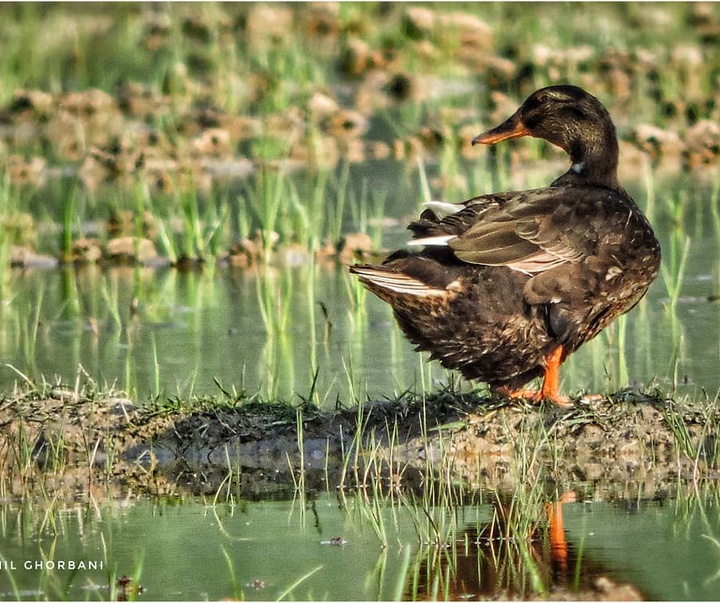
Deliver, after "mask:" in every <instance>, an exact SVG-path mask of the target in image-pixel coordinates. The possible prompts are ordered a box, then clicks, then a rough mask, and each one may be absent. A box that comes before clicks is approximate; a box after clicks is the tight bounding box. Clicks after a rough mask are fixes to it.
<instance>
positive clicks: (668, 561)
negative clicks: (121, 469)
mask: <svg viewBox="0 0 720 603" xmlns="http://www.w3.org/2000/svg"><path fill="white" fill-rule="evenodd" d="M489 500H491V498H486V501H485V502H483V503H481V504H477V505H471V506H463V507H459V508H457V509H456V510H455V511H454V512H449V513H451V514H452V515H453V517H454V518H455V521H456V526H455V528H454V529H455V531H454V532H452V533H453V534H454V542H455V544H454V546H451V547H450V548H448V549H442V550H440V549H436V548H435V547H434V546H421V545H420V544H419V542H418V537H417V532H416V531H415V528H414V520H413V514H412V511H411V508H410V507H402V506H400V507H395V508H391V507H387V506H385V507H383V508H382V510H381V515H382V522H384V524H385V527H386V530H387V533H388V547H387V548H386V549H383V548H382V547H381V546H380V542H379V540H378V538H377V537H376V535H375V532H374V530H373V529H372V528H371V525H370V522H369V520H368V519H367V514H366V509H367V508H368V503H362V502H361V501H360V500H359V499H354V498H350V499H345V500H342V499H338V498H337V497H336V496H334V495H330V494H321V495H320V496H318V498H317V499H316V500H314V501H312V502H311V503H308V505H307V507H306V509H305V511H304V512H303V509H302V506H301V505H300V503H299V502H298V501H295V502H292V501H279V502H252V503H251V502H245V501H241V502H240V503H239V504H235V505H231V504H217V505H211V504H209V502H211V501H208V502H206V503H203V501H200V500H195V499H191V500H184V501H180V500H178V501H175V502H172V501H167V502H164V503H153V502H149V501H141V502H125V503H119V502H105V503H97V502H91V503H88V504H87V505H78V506H73V507H70V508H68V509H65V510H59V509H57V508H56V509H55V510H53V511H50V512H49V514H43V510H42V509H29V508H27V507H21V508H16V507H13V506H6V507H3V508H2V510H1V511H0V518H1V520H2V523H1V524H0V525H1V529H2V532H1V536H0V543H1V546H2V558H3V560H4V561H5V565H4V566H3V567H4V568H5V569H4V570H3V571H0V598H2V599H5V600H9V599H14V598H16V597H18V596H19V597H20V598H22V599H33V598H37V597H41V598H42V597H43V596H49V597H50V598H58V596H59V595H62V596H63V597H65V598H70V599H90V600H95V599H99V598H102V599H106V598H108V596H109V595H110V588H109V582H110V581H114V580H115V579H116V578H119V577H120V576H123V575H126V576H129V577H131V578H133V579H134V580H135V582H134V583H135V584H140V585H141V586H142V587H143V589H144V591H143V592H142V593H141V594H140V595H139V596H138V597H139V599H140V600H142V599H147V600H172V599H176V600H204V599H211V600H219V599H223V598H228V597H237V596H241V597H243V598H248V599H256V600H273V599H277V598H278V597H281V596H282V595H283V594H285V596H286V598H293V599H300V600H318V599H330V600H375V599H380V600H387V599H392V598H395V597H397V596H402V598H404V599H408V598H412V596H416V597H417V596H418V595H420V594H422V593H423V592H427V591H431V592H432V589H433V584H435V585H436V587H437V588H439V591H437V592H439V593H440V596H442V594H443V593H444V592H445V591H447V594H448V595H450V596H452V597H453V598H458V597H462V598H470V597H472V598H474V597H476V596H478V595H482V594H486V595H487V594H490V593H493V592H497V591H498V589H499V588H505V589H507V591H506V592H511V593H512V592H515V593H516V594H518V593H522V592H525V593H526V594H529V591H530V590H531V586H530V583H529V581H528V579H527V563H526V562H523V561H522V559H521V558H518V557H516V556H514V555H513V554H512V553H509V550H511V549H512V547H511V548H510V549H508V550H505V549H504V548H503V545H502V544H498V543H496V545H495V548H494V549H493V551H494V553H495V555H496V556H497V559H498V561H499V562H500V565H497V564H494V565H493V563H492V561H491V558H492V555H490V554H489V551H488V550H487V546H488V545H487V542H486V540H485V539H484V538H483V537H482V536H481V537H478V531H479V530H480V531H481V530H482V528H483V526H487V524H488V522H490V521H491V520H492V518H493V516H494V515H493V513H494V508H493V506H492V505H491V504H490V502H489ZM716 503H717V499H715V498H714V496H706V495H703V496H701V497H700V498H695V497H690V498H681V499H673V498H672V497H668V498H667V499H657V500H644V499H634V500H615V501H613V502H600V501H592V500H587V501H584V502H575V503H565V504H564V505H563V515H564V527H565V536H566V540H567V546H568V553H569V554H568V565H569V567H566V568H564V569H562V568H559V567H558V566H557V560H556V559H553V558H551V555H549V554H548V552H547V549H546V550H545V551H544V552H543V549H542V546H541V542H540V541H537V542H536V543H534V544H532V547H534V548H533V550H536V557H535V566H536V570H537V571H538V572H539V574H540V575H542V576H544V577H545V578H544V580H546V582H545V585H544V588H548V589H557V588H560V587H561V586H562V587H565V588H568V589H570V590H571V592H575V591H576V588H577V587H580V588H581V589H587V588H588V586H587V585H588V584H592V582H593V580H595V579H597V577H599V576H607V577H609V578H610V579H611V580H612V581H613V582H616V583H625V582H632V583H634V584H635V585H636V586H637V588H639V589H640V591H641V592H642V594H644V595H645V596H647V597H650V598H651V599H663V600H668V599H670V600H692V599H695V600H706V599H707V600H711V599H717V598H718V597H720V581H719V580H718V578H717V570H718V553H717V543H718V542H719V541H720V515H719V514H718V508H717V504H716ZM363 504H364V505H365V507H364V508H365V510H363ZM431 512H434V511H433V510H431ZM334 538H343V539H345V540H346V541H347V542H346V543H345V544H344V545H342V546H339V545H333V544H331V542H333V539H334ZM507 546H510V545H507ZM479 553H480V557H478V554H479ZM444 558H445V559H446V560H445V561H443V559H444ZM449 559H454V560H455V561H454V563H455V566H456V567H457V568H458V569H457V573H455V574H453V576H452V578H450V580H449V582H444V580H446V579H447V576H445V574H444V572H445V570H446V568H447V566H448V564H447V560H449ZM42 560H44V566H43V567H45V568H46V569H44V570H42V569H40V568H39V567H36V563H39V562H40V561H42ZM63 560H64V561H66V562H67V561H70V560H74V561H75V562H76V563H78V562H80V561H81V560H85V561H86V563H87V564H89V563H90V562H95V563H96V564H101V565H102V569H97V570H79V571H76V572H75V573H73V572H70V571H68V570H60V569H57V565H58V563H59V562H60V561H63ZM48 561H54V562H55V567H56V568H55V569H47V568H48V567H52V566H51V565H49V564H48V563H47V562H48ZM503 564H504V565H503ZM508 564H509V565H510V566H511V567H508ZM551 564H553V567H549V566H550V565H551ZM26 566H28V567H29V568H30V569H26ZM546 566H547V567H546ZM13 567H14V569H13ZM96 567H99V566H97V565H96ZM491 570H492V571H491ZM511 575H512V576H514V578H509V577H508V576H511ZM438 581H439V582H438ZM438 583H439V586H437V584H438ZM413 593H414V595H413ZM128 594H129V593H128Z"/></svg>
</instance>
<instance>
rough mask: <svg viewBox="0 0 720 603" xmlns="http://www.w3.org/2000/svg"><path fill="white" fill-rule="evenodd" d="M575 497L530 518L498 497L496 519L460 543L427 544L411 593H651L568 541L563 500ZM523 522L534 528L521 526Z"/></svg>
mask: <svg viewBox="0 0 720 603" xmlns="http://www.w3.org/2000/svg"><path fill="white" fill-rule="evenodd" d="M571 502H575V493H574V492H567V493H565V494H563V495H562V496H560V497H559V498H558V499H557V500H555V501H553V502H548V503H547V504H546V505H545V508H544V511H545V514H546V516H547V522H535V523H532V524H525V523H524V520H523V519H522V518H520V517H518V515H519V514H520V513H523V512H524V510H523V509H522V508H521V506H520V505H517V504H512V503H511V502H508V501H503V500H500V499H497V500H496V501H495V502H494V503H493V511H494V512H493V517H492V519H491V520H490V521H488V522H487V523H484V524H477V525H472V526H470V527H468V528H467V529H466V530H464V531H463V532H462V533H461V534H459V535H458V537H457V538H456V539H455V541H456V544H455V545H454V546H452V547H448V548H445V549H442V548H434V549H425V551H424V553H425V554H426V557H425V558H424V559H422V560H421V561H420V562H419V564H418V566H417V567H416V568H413V569H411V571H410V575H409V576H408V586H407V589H406V593H405V595H406V598H409V599H416V600H419V599H446V600H448V599H449V600H473V599H488V598H490V599H518V598H519V599H534V598H538V597H540V598H549V599H560V600H593V601H641V600H643V596H642V594H641V593H640V591H639V590H638V589H637V588H636V587H634V586H631V585H628V584H616V583H615V582H613V581H612V580H611V579H610V578H609V577H608V576H607V569H606V568H603V567H602V565H600V564H599V563H597V562H595V561H593V560H592V559H590V558H588V556H587V553H585V554H582V553H581V551H578V550H577V549H576V548H575V547H574V546H573V545H572V544H571V543H568V541H567V539H566V535H565V529H564V525H563V505H565V504H567V503H571ZM525 511H526V510H525ZM522 525H530V528H529V530H528V531H526V532H525V533H521V531H519V526H522Z"/></svg>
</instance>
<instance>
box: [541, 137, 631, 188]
mask: <svg viewBox="0 0 720 603" xmlns="http://www.w3.org/2000/svg"><path fill="white" fill-rule="evenodd" d="M566 150H567V152H568V154H569V155H570V161H571V164H570V169H569V170H568V171H567V172H565V173H564V174H563V175H562V176H560V177H559V178H558V179H557V180H555V182H553V186H566V185H576V186H581V185H585V186H587V185H591V186H602V187H605V188H612V189H622V187H621V186H620V183H619V182H618V179H617V168H618V153H619V149H618V142H617V138H616V136H615V132H614V129H613V131H612V132H605V133H604V135H603V136H597V137H590V138H585V139H583V140H579V141H577V142H575V143H573V144H570V145H569V148H568V149H566Z"/></svg>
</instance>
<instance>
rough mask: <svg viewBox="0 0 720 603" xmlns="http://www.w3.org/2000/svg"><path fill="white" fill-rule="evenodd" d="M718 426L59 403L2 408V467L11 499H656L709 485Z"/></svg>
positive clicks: (620, 411)
mask: <svg viewBox="0 0 720 603" xmlns="http://www.w3.org/2000/svg"><path fill="white" fill-rule="evenodd" d="M718 414H719V413H718V409H717V405H714V404H712V403H711V402H705V403H700V402H698V403H690V402H676V401H673V400H671V399H669V398H666V397H664V396H661V395H649V394H640V393H638V392H634V391H621V392H618V393H616V394H613V395H612V396H609V397H607V398H605V399H603V400H599V401H592V402H591V401H578V402H577V403H576V405H575V408H573V409H571V410H569V411H564V410H560V409H558V408H556V407H553V406H552V405H542V406H540V407H538V406H535V405H532V404H529V403H525V402H521V401H507V400H494V399H491V398H486V397H481V396H478V395H476V394H462V395H461V394H456V393H450V392H445V393H437V394H434V395H432V396H430V397H428V398H427V399H426V400H425V401H423V400H420V399H404V400H398V401H382V402H374V403H368V404H365V405H363V406H361V407H355V408H351V409H345V410H339V411H335V412H328V411H320V410H318V409H316V408H314V407H312V406H309V405H308V406H306V407H291V406H289V405H286V404H282V403H258V402H254V401H250V402H245V403H243V404H240V403H238V404H234V403H233V404H228V403H227V402H224V403H223V402H218V401H200V402H197V403H195V404H194V409H192V410H190V409H187V405H183V407H181V408H175V407H174V405H173V404H171V403H169V402H165V403H163V404H162V405H140V404H137V403H135V402H133V401H131V400H129V399H126V398H123V397H112V396H111V397H103V396H98V395H93V396H84V395H82V394H80V395H78V394H77V393H75V392H72V391H66V390H61V389H56V390H54V391H52V392H50V394H49V395H43V396H39V395H36V394H24V395H20V394H15V395H8V396H6V397H5V398H4V399H3V400H2V402H0V433H2V436H3V437H2V444H0V467H2V473H3V475H4V480H5V482H6V488H7V489H8V491H9V493H11V494H13V495H21V494H22V493H23V492H25V491H26V490H27V488H28V487H30V486H31V485H32V484H35V483H37V482H38V481H42V482H43V483H44V484H45V485H46V486H47V484H48V483H51V484H52V485H53V486H57V487H63V488H64V489H67V490H69V491H78V492H82V491H84V490H86V489H87V488H88V487H98V486H101V485H104V486H108V485H110V486H112V487H113V488H114V487H117V488H121V489H124V490H127V491H130V492H133V493H136V494H142V493H153V494H163V493H165V494H172V493H192V494H215V493H216V492H217V490H218V488H219V486H220V484H221V483H223V481H225V482H227V480H228V475H230V476H231V477H232V479H233V480H234V481H235V482H237V485H238V486H239V487H240V491H241V492H242V493H243V495H245V496H251V497H252V496H258V497H268V496H273V495H275V494H276V495H277V496H284V495H287V494H288V493H291V492H292V491H293V490H294V488H295V481H294V480H296V479H297V478H298V476H299V474H300V471H301V469H304V475H305V486H306V488H308V489H310V490H312V489H325V488H337V487H343V488H356V487H359V486H360V487H362V486H363V485H368V481H369V480H370V479H372V476H380V478H381V480H383V481H384V482H385V483H386V484H395V485H402V486H407V487H413V486H418V485H419V484H420V483H421V482H422V480H423V479H426V477H427V474H428V472H430V473H432V474H433V475H437V476H439V477H442V475H443V474H445V475H447V474H448V473H451V474H452V476H453V481H454V482H455V483H458V484H462V485H463V486H466V487H470V488H485V489H494V490H498V491H501V492H502V491H512V490H513V489H514V488H515V487H517V486H518V485H519V484H520V483H521V482H522V481H524V480H527V479H528V478H530V477H531V478H533V479H536V478H538V476H540V479H541V481H543V482H545V483H547V484H550V485H556V486H564V485H569V484H573V485H576V484H587V485H589V486H591V487H593V489H594V487H595V486H598V487H602V489H603V491H604V492H605V493H606V495H610V494H612V492H616V491H618V489H619V490H621V491H622V494H623V496H627V495H628V494H630V492H629V491H628V488H629V489H630V490H633V491H634V492H636V493H640V494H642V495H644V496H655V495H657V494H658V493H662V491H663V490H664V489H665V488H666V487H668V486H669V485H670V484H672V483H674V482H676V481H677V479H678V478H681V479H697V478H701V477H717V476H718V474H719V472H718V463H717V461H718V456H720V455H718V444H717V435H716V429H715V428H716V426H717V423H718V418H719V417H718ZM299 425H302V429H301V430H300V431H298V426H299ZM301 450H302V454H301V452H300V451H301ZM38 476H42V478H41V479H40V478H39V477H38ZM618 494H620V492H618Z"/></svg>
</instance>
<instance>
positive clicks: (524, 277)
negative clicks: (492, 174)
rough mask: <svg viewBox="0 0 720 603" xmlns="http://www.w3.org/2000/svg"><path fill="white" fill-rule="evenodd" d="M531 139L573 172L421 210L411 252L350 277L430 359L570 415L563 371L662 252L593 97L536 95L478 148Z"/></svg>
mask: <svg viewBox="0 0 720 603" xmlns="http://www.w3.org/2000/svg"><path fill="white" fill-rule="evenodd" d="M525 136H531V137H534V138H540V139H543V140H545V141H547V142H549V143H551V144H553V145H555V146H557V147H559V148H560V149H562V150H564V151H565V152H566V153H567V154H568V156H569V158H570V167H569V168H568V170H567V171H566V172H565V173H563V174H562V175H561V176H559V177H558V178H557V179H555V180H554V181H553V182H552V183H551V184H550V185H549V186H547V187H544V188H537V189H531V190H524V191H511V192H501V193H491V194H486V195H482V196H478V197H474V198H472V199H469V200H467V201H464V202H461V203H448V202H443V201H430V202H427V203H426V204H425V209H424V211H423V212H422V213H421V215H420V217H419V219H417V220H416V221H414V222H412V223H411V224H410V225H409V226H408V229H409V230H410V231H411V232H412V237H411V239H410V241H409V243H408V248H407V249H401V250H398V251H396V252H394V253H392V254H391V255H390V256H388V257H387V258H386V259H385V260H384V261H383V262H382V263H381V264H379V265H374V264H355V265H352V266H349V270H350V272H351V273H353V274H355V275H357V277H359V279H360V282H361V283H362V284H363V285H364V286H365V287H366V288H367V289H369V290H370V291H371V292H372V293H374V294H375V295H376V296H377V297H379V298H380V299H381V300H383V301H385V302H387V303H388V304H389V305H390V306H391V307H392V309H393V313H394V315H395V319H396V321H397V323H398V325H399V327H400V329H401V330H402V331H403V333H404V334H405V336H406V337H407V338H408V339H409V340H410V342H412V343H413V344H415V346H416V350H417V351H424V352H429V353H430V359H431V360H438V361H439V362H440V363H441V364H442V365H443V366H444V367H446V368H448V369H452V370H457V371H459V372H460V373H461V374H462V375H463V377H465V378H466V379H468V380H477V381H481V382H485V383H486V384H487V385H488V386H489V387H490V388H491V391H492V392H493V394H499V395H502V396H505V397H510V398H525V399H527V400H531V401H534V402H542V401H550V402H552V403H554V404H556V405H557V406H559V407H563V408H568V407H572V406H573V404H574V403H573V400H572V399H571V398H569V397H568V396H565V395H564V394H563V393H562V392H561V391H560V367H561V365H562V363H563V362H564V361H565V360H566V359H567V357H568V356H569V355H570V354H572V353H573V352H574V351H576V350H577V349H578V348H579V347H580V346H581V345H582V344H583V343H585V342H586V341H589V340H591V339H592V338H594V337H595V336H596V335H598V334H599V333H600V332H601V331H602V330H603V329H604V328H605V327H607V326H608V325H609V324H610V323H611V322H612V321H613V320H614V319H615V318H617V317H618V316H620V315H622V314H624V313H626V312H628V311H629V310H631V309H632V308H633V307H635V306H636V305H637V304H638V302H639V301H640V300H641V299H642V298H643V297H644V296H645V294H646V293H647V291H648V288H649V287H650V285H651V283H652V282H653V281H654V280H655V278H656V277H657V275H658V271H659V267H660V257H661V256H660V244H659V242H658V240H657V238H656V236H655V233H654V232H653V228H652V226H651V225H650V222H649V221H648V219H647V217H646V216H645V215H644V214H643V212H642V211H641V209H640V208H639V207H638V205H637V204H636V203H635V201H633V199H632V198H631V197H630V195H629V194H628V193H627V191H626V190H625V189H624V188H623V187H622V186H621V185H620V183H619V182H618V176H617V169H618V160H619V146H618V139H617V133H616V129H615V125H614V123H613V121H612V119H611V117H610V114H609V113H608V111H607V109H606V108H605V107H604V106H603V104H602V103H601V102H600V101H599V100H598V99H597V98H596V97H595V96H593V95H592V94H590V93H588V92H587V91H585V90H583V89H582V88H579V87H577V86H573V85H569V84H563V85H553V86H549V87H546V88H542V89H539V90H537V91H535V92H534V93H533V94H531V95H530V96H529V97H528V98H527V99H526V100H525V101H524V102H523V103H522V105H521V106H520V107H519V109H517V111H516V112H515V113H514V114H513V115H511V116H510V117H509V118H508V119H506V120H505V121H504V122H503V123H501V124H500V125H498V126H497V127H494V128H492V129H490V130H488V131H486V132H484V133H482V134H479V135H478V136H476V137H475V138H474V139H473V140H472V144H473V145H476V144H483V145H494V144H497V143H499V142H502V141H506V140H510V139H514V138H520V137H525ZM540 377H542V385H541V386H540V388H539V389H533V388H526V387H525V386H526V385H527V384H528V383H529V382H530V381H532V380H534V379H538V378H540Z"/></svg>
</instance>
